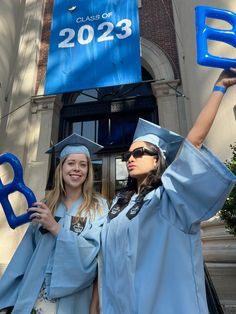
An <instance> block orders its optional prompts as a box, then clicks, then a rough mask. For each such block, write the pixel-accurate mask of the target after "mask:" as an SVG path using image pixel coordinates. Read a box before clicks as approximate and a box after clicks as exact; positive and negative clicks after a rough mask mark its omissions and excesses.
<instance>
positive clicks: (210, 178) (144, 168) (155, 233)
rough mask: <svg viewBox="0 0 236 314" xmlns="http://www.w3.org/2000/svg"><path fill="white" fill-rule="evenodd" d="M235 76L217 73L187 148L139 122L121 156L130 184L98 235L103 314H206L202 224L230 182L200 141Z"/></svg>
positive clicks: (183, 142)
mask: <svg viewBox="0 0 236 314" xmlns="http://www.w3.org/2000/svg"><path fill="white" fill-rule="evenodd" d="M235 74H236V70H235V69H231V70H230V71H223V72H222V73H221V75H220V77H219V78H218V80H217V82H216V84H215V86H214V89H213V92H212V94H211V96H210V98H209V100H208V101H207V103H206V105H205V106H204V108H203V109H202V111H201V113H200V115H199V117H198V119H197V121H196V123H195V124H194V126H193V128H192V129H191V130H190V132H189V134H188V135H187V138H186V139H185V140H183V139H182V138H181V137H180V136H179V135H177V134H175V133H173V132H170V131H168V130H166V129H163V128H161V127H159V126H157V125H154V124H152V123H150V122H148V121H145V120H142V119H140V121H139V123H138V125H137V128H136V131H135V135H134V141H133V143H132V144H131V146H130V149H129V151H128V152H127V153H126V154H124V160H125V161H126V163H127V169H128V173H129V177H130V179H129V184H128V186H127V188H126V190H125V191H123V192H121V193H119V194H118V195H117V197H116V198H115V200H114V201H113V204H112V207H111V210H110V212H109V216H108V219H107V222H106V223H105V224H104V226H103V230H102V254H101V267H100V274H101V278H100V300H101V301H100V302H101V309H102V310H101V311H102V313H103V314H124V313H125V314H126V313H127V314H190V313H191V314H200V313H201V314H208V309H207V302H206V296H205V285H204V270H203V257H202V248H201V234H200V223H201V221H203V220H207V219H209V218H210V217H212V216H213V215H215V214H216V213H217V211H219V210H220V209H221V207H222V205H223V204H224V201H225V199H226V197H227V196H228V194H229V193H230V191H231V189H232V188H233V186H234V182H236V178H235V176H234V175H233V174H232V173H231V172H230V171H229V169H228V168H227V167H226V166H225V165H224V164H223V163H222V162H221V161H220V160H219V159H217V157H216V156H215V155H213V154H212V153H211V152H210V151H209V150H208V149H207V148H206V147H205V146H204V145H203V141H204V139H205V137H206V135H207V133H208V131H209V130H210V128H211V125H212V123H213V121H214V118H215V115H216V113H217V111H218V108H219V106H220V103H221V100H222V98H223V95H224V92H225V91H226V89H227V88H228V87H230V86H231V85H234V84H236V78H235ZM180 146H182V147H181V149H180V153H179V155H178V156H177V157H176V154H177V152H178V150H179V148H180Z"/></svg>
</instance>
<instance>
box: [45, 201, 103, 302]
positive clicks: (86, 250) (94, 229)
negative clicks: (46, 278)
mask: <svg viewBox="0 0 236 314" xmlns="http://www.w3.org/2000/svg"><path fill="white" fill-rule="evenodd" d="M101 202H102V208H103V211H104V214H103V215H98V214H97V216H96V218H95V219H94V220H93V221H92V222H88V224H86V228H85V229H84V230H83V231H82V232H81V233H80V234H79V235H77V234H76V233H75V232H73V231H71V230H67V229H66V228H64V227H62V228H61V229H60V232H59V234H58V236H57V241H56V247H55V253H54V258H53V266H52V273H51V279H50V284H49V285H48V286H47V290H48V295H49V297H50V298H60V297H64V296H66V295H70V294H73V293H76V292H78V291H80V290H82V289H84V288H86V287H88V286H90V285H91V284H92V283H93V281H94V279H95V277H96V275H97V255H98V252H99V249H100V233H101V228H102V225H103V223H104V220H105V218H106V215H107V212H108V206H107V203H106V202H105V201H104V200H102V201H101Z"/></svg>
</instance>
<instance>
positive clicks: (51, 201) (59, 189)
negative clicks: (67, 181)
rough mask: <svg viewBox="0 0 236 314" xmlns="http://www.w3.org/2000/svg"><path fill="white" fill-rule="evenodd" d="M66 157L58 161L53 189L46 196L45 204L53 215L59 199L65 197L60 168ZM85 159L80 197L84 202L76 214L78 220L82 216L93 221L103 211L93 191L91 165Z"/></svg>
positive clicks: (88, 159) (97, 196)
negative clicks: (84, 174)
mask: <svg viewBox="0 0 236 314" xmlns="http://www.w3.org/2000/svg"><path fill="white" fill-rule="evenodd" d="M67 157H68V156H65V157H64V158H63V159H61V160H60V163H59V164H58V166H57V168H56V171H55V176H54V185H53V189H52V190H51V191H49V192H48V194H47V196H46V201H45V203H46V204H47V206H48V207H49V208H50V210H51V211H52V213H53V215H55V211H56V208H57V206H58V204H59V202H60V201H61V198H62V197H63V196H66V190H65V185H64V181H63V178H62V167H63V164H64V162H65V160H66V159H67ZM86 158H87V162H88V174H87V178H86V180H85V182H84V183H83V186H82V196H83V198H84V200H83V203H82V204H81V205H80V207H79V208H78V211H77V214H76V217H77V218H78V220H79V219H80V218H84V216H85V217H89V218H90V219H94V218H95V215H96V213H97V212H98V213H99V214H101V213H102V212H103V209H102V207H101V205H100V203H99V194H98V193H95V192H94V189H93V165H92V162H91V159H90V158H89V157H88V156H86ZM82 213H83V214H84V213H85V215H83V216H82ZM76 222H77V220H76V221H75V223H76Z"/></svg>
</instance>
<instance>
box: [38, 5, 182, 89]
mask: <svg viewBox="0 0 236 314" xmlns="http://www.w3.org/2000/svg"><path fill="white" fill-rule="evenodd" d="M52 6H53V0H46V7H45V13H44V23H43V30H42V41H41V48H40V59H39V64H38V77H37V84H36V93H37V90H38V87H39V84H40V82H42V81H43V80H44V78H45V73H46V65H47V55H48V46H49V38H50V28H51V15H52ZM139 14H140V33H141V36H142V37H144V38H146V39H148V40H150V41H152V42H153V43H155V44H157V45H158V46H159V47H160V48H161V49H162V51H163V52H164V53H165V54H166V56H167V58H168V59H169V61H170V63H171V65H172V67H173V69H174V73H175V77H176V78H179V77H180V74H179V62H178V53H177V46H176V37H175V36H176V35H175V30H174V21H173V14H172V3H171V0H142V7H141V8H140V9H139Z"/></svg>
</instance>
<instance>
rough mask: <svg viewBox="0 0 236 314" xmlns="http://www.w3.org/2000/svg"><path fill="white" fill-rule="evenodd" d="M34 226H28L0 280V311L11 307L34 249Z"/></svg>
mask: <svg viewBox="0 0 236 314" xmlns="http://www.w3.org/2000/svg"><path fill="white" fill-rule="evenodd" d="M34 234H35V226H34V225H29V227H28V229H27V231H26V233H25V235H24V237H23V239H22V241H21V243H20V244H19V246H18V248H17V250H16V252H15V254H14V255H13V257H12V259H11V261H10V263H9V265H8V267H7V268H6V270H5V272H4V273H3V275H2V277H1V280H0V309H3V308H5V307H9V306H13V305H14V304H15V302H16V299H17V295H18V293H19V288H20V284H21V279H22V278H23V276H24V273H25V270H26V268H27V266H28V263H29V261H30V259H31V257H32V255H33V252H34V249H35V238H34Z"/></svg>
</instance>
